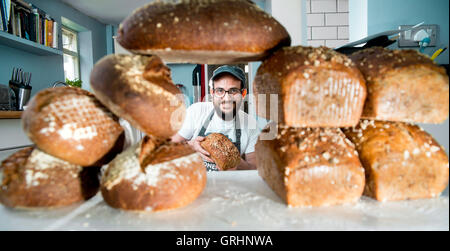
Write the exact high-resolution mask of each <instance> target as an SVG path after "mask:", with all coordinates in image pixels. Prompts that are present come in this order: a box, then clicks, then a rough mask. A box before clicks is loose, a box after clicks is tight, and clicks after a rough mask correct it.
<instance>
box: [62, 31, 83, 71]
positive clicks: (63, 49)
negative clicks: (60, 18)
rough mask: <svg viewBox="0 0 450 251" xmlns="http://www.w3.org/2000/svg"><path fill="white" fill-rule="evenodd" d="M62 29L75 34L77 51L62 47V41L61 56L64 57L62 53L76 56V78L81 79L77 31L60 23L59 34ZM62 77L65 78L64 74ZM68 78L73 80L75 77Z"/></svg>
mask: <svg viewBox="0 0 450 251" xmlns="http://www.w3.org/2000/svg"><path fill="white" fill-rule="evenodd" d="M63 30H67V31H68V32H70V33H73V34H75V43H76V47H77V51H76V52H75V51H71V50H69V49H66V48H64V42H63V45H62V51H63V57H64V54H67V55H69V56H72V57H76V58H77V62H78V65H77V69H78V78H77V79H81V68H80V40H79V36H78V31H76V30H74V29H71V28H69V27H67V26H65V25H62V27H61V36H62V35H63ZM61 39H62V38H61ZM64 79H67V77H66V76H65V75H64ZM69 80H75V79H69Z"/></svg>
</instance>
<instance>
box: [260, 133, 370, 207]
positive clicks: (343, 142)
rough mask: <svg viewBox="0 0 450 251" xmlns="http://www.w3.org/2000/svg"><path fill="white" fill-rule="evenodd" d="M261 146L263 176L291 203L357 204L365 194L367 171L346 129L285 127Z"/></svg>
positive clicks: (279, 194)
mask: <svg viewBox="0 0 450 251" xmlns="http://www.w3.org/2000/svg"><path fill="white" fill-rule="evenodd" d="M266 130H267V129H265V130H264V131H263V132H267V131H266ZM255 149H256V151H255V152H256V156H257V158H256V160H257V167H258V174H259V175H260V176H261V177H262V178H263V179H264V181H265V182H266V183H267V184H268V185H269V187H270V188H272V189H273V190H274V192H275V193H276V194H277V195H278V196H280V198H282V199H283V200H284V201H285V202H286V203H287V204H288V205H289V206H292V207H310V206H328V205H336V204H343V203H352V202H356V201H357V200H358V199H359V198H360V196H361V195H362V193H363V190H364V169H363V167H362V166H361V163H360V161H359V159H358V154H357V152H356V150H355V148H354V145H353V144H352V143H351V142H350V141H349V140H348V139H346V138H345V135H344V134H343V133H342V132H341V131H340V129H336V128H333V129H326V128H315V129H311V128H292V127H287V126H283V125H279V128H278V134H277V136H276V138H275V139H274V140H261V139H259V140H258V142H257V143H256V146H255Z"/></svg>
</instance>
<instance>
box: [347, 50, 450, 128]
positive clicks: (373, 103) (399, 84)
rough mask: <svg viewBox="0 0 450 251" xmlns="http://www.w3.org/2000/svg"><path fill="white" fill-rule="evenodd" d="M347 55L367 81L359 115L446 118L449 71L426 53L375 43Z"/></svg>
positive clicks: (411, 119) (408, 119)
mask: <svg viewBox="0 0 450 251" xmlns="http://www.w3.org/2000/svg"><path fill="white" fill-rule="evenodd" d="M350 58H351V59H352V60H353V61H354V62H355V64H356V66H357V67H358V68H359V69H360V70H361V72H362V73H363V75H364V77H365V79H366V81H367V88H368V96H367V101H366V104H365V107H364V111H363V114H362V118H365V119H375V120H384V121H400V122H411V123H433V124H438V123H442V122H444V121H445V120H446V119H447V118H448V114H449V82H448V75H447V74H446V71H445V69H444V68H443V67H440V66H438V65H436V64H435V63H434V62H433V61H432V60H431V59H430V58H429V57H427V56H425V55H423V54H420V53H419V52H417V51H415V50H388V49H385V48H381V47H374V48H369V49H365V50H361V51H359V52H356V53H354V54H352V55H351V56H350Z"/></svg>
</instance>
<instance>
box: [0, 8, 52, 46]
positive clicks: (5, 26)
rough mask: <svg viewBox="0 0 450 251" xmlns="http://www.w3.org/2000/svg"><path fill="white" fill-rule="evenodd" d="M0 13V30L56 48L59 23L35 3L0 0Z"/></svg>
mask: <svg viewBox="0 0 450 251" xmlns="http://www.w3.org/2000/svg"><path fill="white" fill-rule="evenodd" d="M0 13H1V17H0V31H3V32H8V33H10V34H12V35H15V36H18V37H21V38H24V39H27V40H30V41H33V42H36V43H39V44H42V45H45V46H48V47H52V48H55V49H58V38H59V37H58V35H59V32H58V29H59V25H58V23H57V22H55V19H53V18H52V17H51V16H50V15H49V14H48V13H46V12H45V11H43V10H42V9H40V8H39V7H37V6H36V5H34V4H29V3H27V2H25V1H23V0H0Z"/></svg>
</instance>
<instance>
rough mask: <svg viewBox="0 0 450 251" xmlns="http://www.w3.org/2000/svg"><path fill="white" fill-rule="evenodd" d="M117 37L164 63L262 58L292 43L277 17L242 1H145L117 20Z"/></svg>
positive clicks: (131, 48) (229, 61) (221, 62)
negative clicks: (156, 56)
mask: <svg viewBox="0 0 450 251" xmlns="http://www.w3.org/2000/svg"><path fill="white" fill-rule="evenodd" d="M117 41H118V42H119V43H120V44H121V45H122V46H123V47H124V48H126V49H128V50H130V51H132V52H134V53H140V54H146V55H158V56H160V57H161V58H162V59H163V60H165V61H166V62H171V63H176V62H184V63H199V64H205V63H208V64H211V63H214V64H225V63H237V62H247V61H260V60H262V59H263V58H264V57H266V56H267V55H269V53H270V51H272V50H275V49H276V48H279V47H282V46H289V45H290V43H291V39H290V36H289V34H288V33H287V31H286V29H285V28H284V27H283V26H282V25H281V24H280V23H279V22H278V21H276V20H275V19H274V18H273V17H271V16H270V15H269V14H267V13H265V12H264V11H263V10H261V9H260V8H259V7H258V6H257V5H256V4H254V3H253V2H251V1H246V0H189V1H156V2H153V3H149V4H147V5H145V6H143V7H141V8H139V9H136V10H135V11H134V12H133V13H132V14H131V15H130V16H129V17H127V18H126V19H125V20H124V21H123V22H122V23H121V24H120V26H119V30H118V35H117ZM208 52H209V54H211V53H212V54H213V57H206V56H205V55H208Z"/></svg>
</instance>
